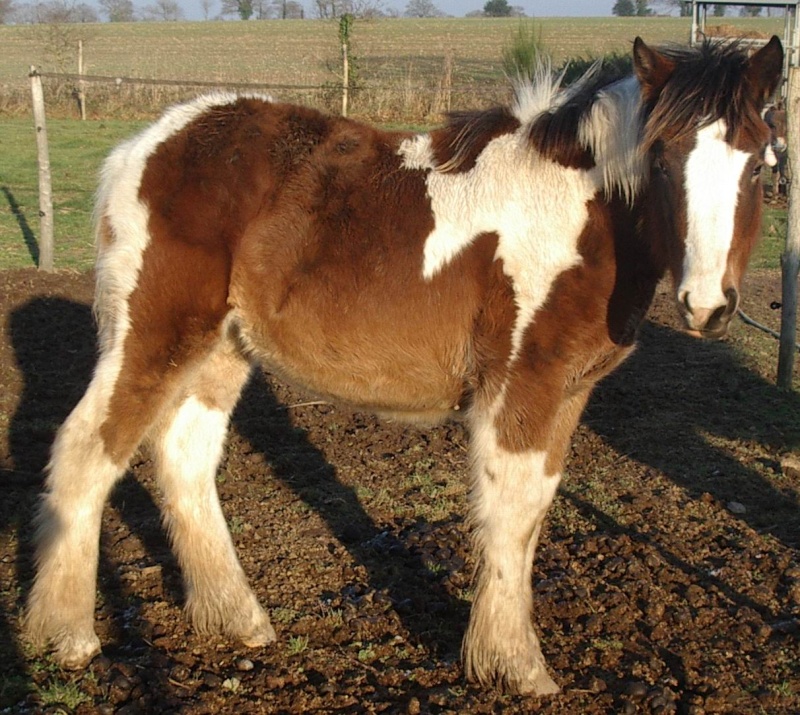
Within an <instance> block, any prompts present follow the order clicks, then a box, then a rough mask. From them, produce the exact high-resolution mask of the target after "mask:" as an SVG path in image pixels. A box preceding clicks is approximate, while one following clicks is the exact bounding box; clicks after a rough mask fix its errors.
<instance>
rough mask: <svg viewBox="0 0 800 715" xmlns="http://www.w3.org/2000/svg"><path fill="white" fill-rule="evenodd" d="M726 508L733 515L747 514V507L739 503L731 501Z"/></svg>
mask: <svg viewBox="0 0 800 715" xmlns="http://www.w3.org/2000/svg"><path fill="white" fill-rule="evenodd" d="M725 507H726V508H727V510H728V511H729V512H730V513H731V514H747V507H746V506H745V505H744V504H742V503H741V502H738V501H729V502H728V503H727V504H726V505H725Z"/></svg>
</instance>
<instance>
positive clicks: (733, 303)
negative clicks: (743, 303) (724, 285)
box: [725, 288, 739, 315]
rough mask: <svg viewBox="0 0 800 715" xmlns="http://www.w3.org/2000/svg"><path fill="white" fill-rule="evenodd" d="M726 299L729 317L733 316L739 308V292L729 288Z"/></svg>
mask: <svg viewBox="0 0 800 715" xmlns="http://www.w3.org/2000/svg"><path fill="white" fill-rule="evenodd" d="M725 297H726V298H727V299H728V305H727V308H726V311H727V313H728V315H733V314H734V313H735V312H736V309H737V308H738V307H739V291H737V290H736V288H728V290H726V291H725Z"/></svg>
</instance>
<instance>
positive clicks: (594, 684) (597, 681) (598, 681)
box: [589, 677, 608, 693]
mask: <svg viewBox="0 0 800 715" xmlns="http://www.w3.org/2000/svg"><path fill="white" fill-rule="evenodd" d="M607 687H608V686H607V685H606V681H605V680H603V679H602V678H597V677H594V678H592V679H591V680H590V681H589V690H591V691H592V692H593V693H602V692H603V691H605V689H606V688H607Z"/></svg>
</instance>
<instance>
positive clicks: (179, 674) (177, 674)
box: [169, 665, 192, 683]
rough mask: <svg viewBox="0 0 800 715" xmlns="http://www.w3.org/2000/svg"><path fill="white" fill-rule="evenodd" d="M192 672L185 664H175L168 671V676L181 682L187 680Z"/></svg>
mask: <svg viewBox="0 0 800 715" xmlns="http://www.w3.org/2000/svg"><path fill="white" fill-rule="evenodd" d="M191 674H192V671H191V670H189V668H187V667H186V666H185V665H176V666H175V667H174V668H173V669H172V670H171V671H170V672H169V677H170V678H172V679H173V680H176V681H177V682H179V683H182V682H183V681H184V680H188V679H189V676H190V675H191Z"/></svg>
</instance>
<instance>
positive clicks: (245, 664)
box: [236, 658, 255, 672]
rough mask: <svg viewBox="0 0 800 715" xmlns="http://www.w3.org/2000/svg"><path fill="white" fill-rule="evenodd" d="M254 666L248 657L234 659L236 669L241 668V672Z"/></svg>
mask: <svg viewBox="0 0 800 715" xmlns="http://www.w3.org/2000/svg"><path fill="white" fill-rule="evenodd" d="M254 667H255V666H254V665H253V661H252V660H250V659H249V658H239V659H238V660H237V661H236V670H241V671H242V672H247V671H248V670H252V669H253V668H254Z"/></svg>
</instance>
